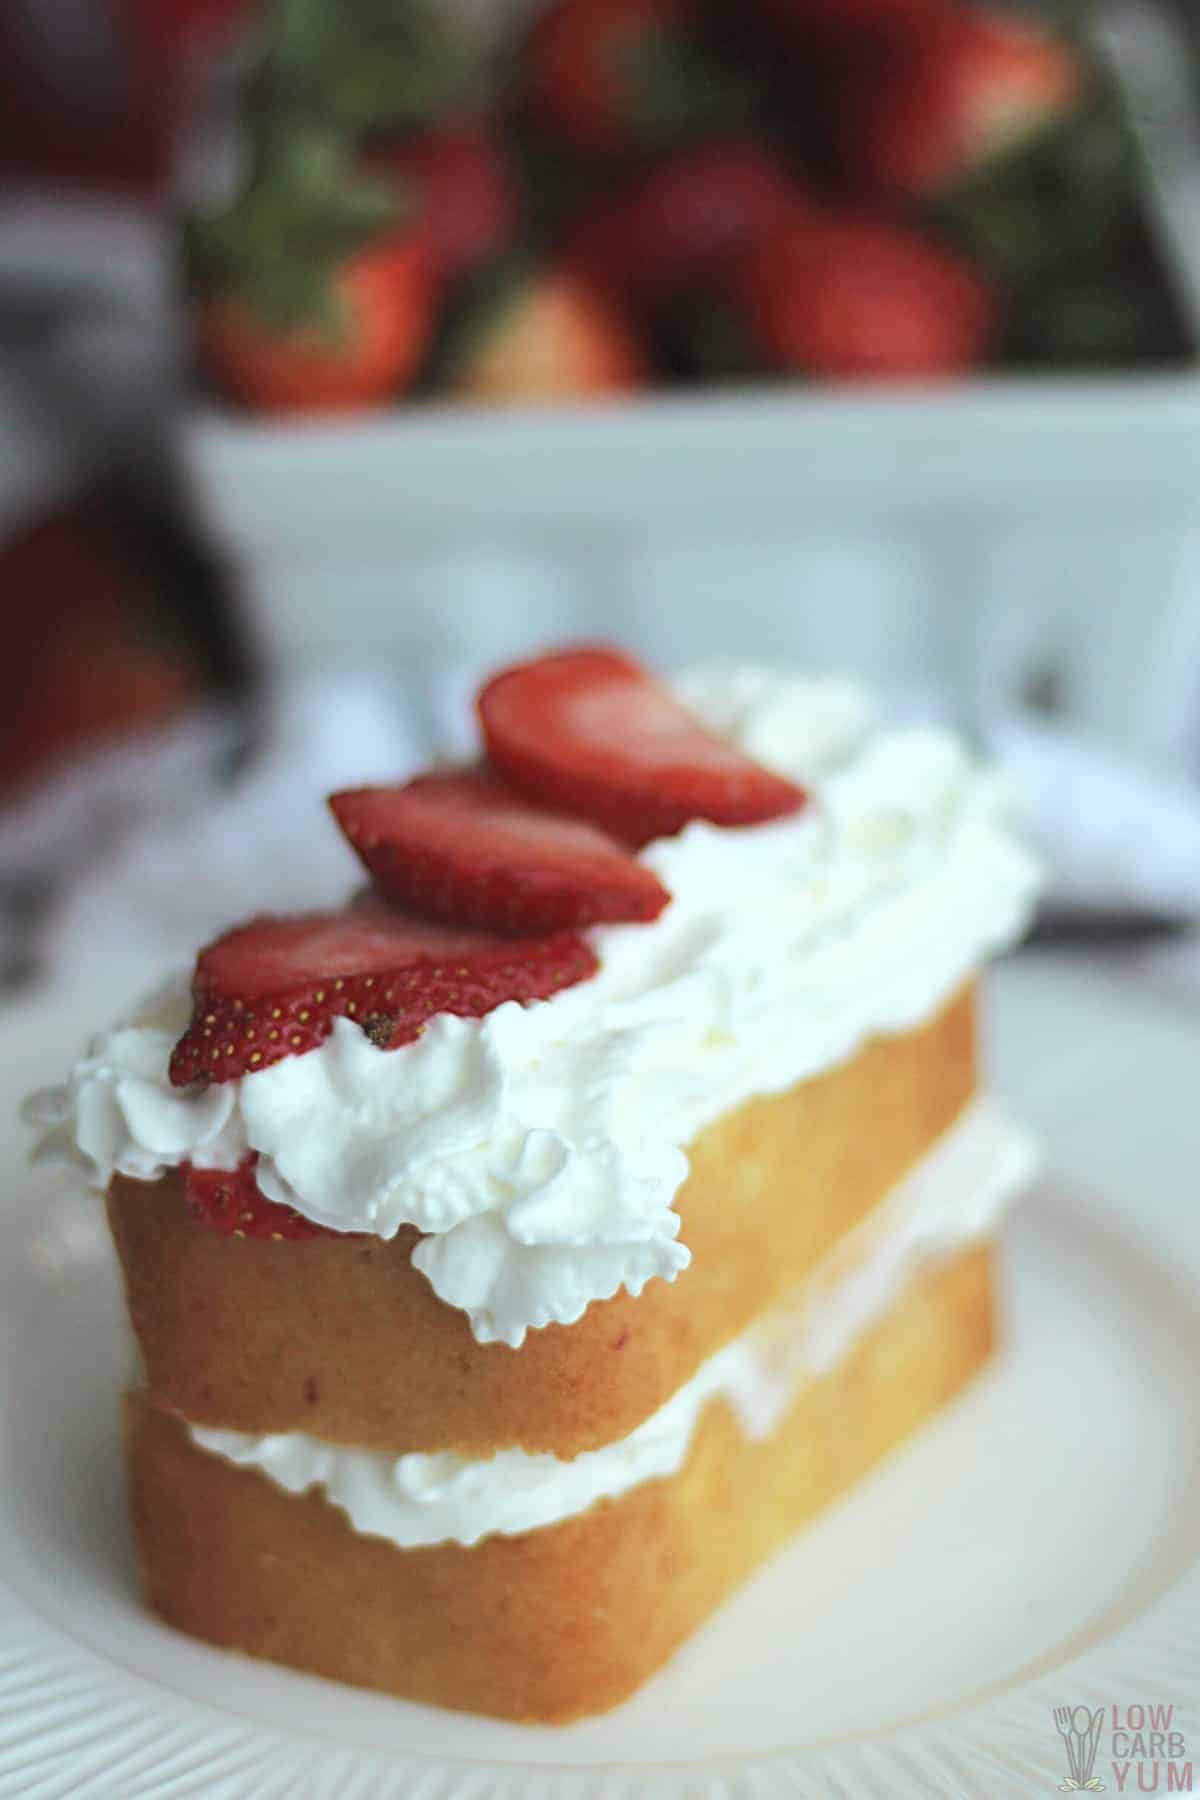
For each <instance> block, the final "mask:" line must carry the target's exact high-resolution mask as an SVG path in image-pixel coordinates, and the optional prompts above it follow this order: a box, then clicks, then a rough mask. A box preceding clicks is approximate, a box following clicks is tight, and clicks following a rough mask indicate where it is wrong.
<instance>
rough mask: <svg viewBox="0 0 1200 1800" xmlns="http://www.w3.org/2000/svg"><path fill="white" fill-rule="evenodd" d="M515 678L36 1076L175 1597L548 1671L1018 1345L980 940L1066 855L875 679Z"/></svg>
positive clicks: (398, 1652) (515, 1698) (698, 1611)
mask: <svg viewBox="0 0 1200 1800" xmlns="http://www.w3.org/2000/svg"><path fill="white" fill-rule="evenodd" d="M479 715H480V721H481V725H482V740H483V742H482V753H481V760H480V762H479V764H478V765H477V766H474V767H471V768H463V769H453V770H441V771H437V772H433V773H430V774H427V775H423V776H420V777H418V778H417V779H416V780H414V781H410V782H407V783H406V784H404V785H403V786H397V787H394V788H375V789H363V790H358V791H355V792H349V793H342V794H338V795H335V796H334V797H333V800H332V807H333V811H334V814H335V816H336V819H337V821H338V824H339V825H340V826H341V827H342V829H343V831H344V832H345V833H346V836H347V837H348V838H349V840H350V842H351V843H352V844H353V846H354V848H355V849H356V850H357V852H358V853H359V855H360V857H361V859H362V861H363V863H364V864H365V866H366V869H367V870H368V871H369V873H370V876H371V882H372V886H371V888H370V890H369V892H367V893H366V894H363V895H360V896H358V897H357V898H355V899H353V900H351V901H350V902H348V904H347V905H346V907H345V908H344V909H343V910H342V911H340V912H336V913H325V914H321V915H303V914H301V915H298V916H295V917H291V918H279V917H262V918H257V919H253V920H251V921H249V922H248V923H245V924H242V925H240V926H238V927H236V928H235V929H233V930H232V931H230V932H228V933H226V935H225V936H224V937H222V938H220V939H218V940H217V941H216V942H215V943H213V944H211V945H209V946H208V947H207V948H206V949H204V950H203V951H202V952H201V953H200V956H199V958H198V960H197V963H196V966H195V970H194V972H193V973H192V976H191V979H190V981H184V982H180V983H179V984H177V985H176V986H173V987H171V988H170V989H169V990H167V991H166V992H163V993H160V994H158V995H157V996H155V997H154V998H153V999H152V1000H151V1001H149V1002H147V1003H146V1004H145V1005H143V1006H142V1007H141V1008H140V1009H139V1010H138V1011H137V1012H136V1013H135V1014H134V1015H133V1017H132V1018H131V1019H130V1020H128V1021H127V1022H126V1023H123V1024H121V1025H119V1026H118V1027H117V1028H116V1029H114V1030H112V1031H110V1032H109V1033H107V1034H106V1035H105V1036H103V1037H101V1038H100V1039H98V1040H97V1041H96V1042H95V1043H94V1044H93V1045H92V1047H91V1049H90V1051H89V1053H88V1054H87V1055H86V1056H85V1057H83V1058H82V1059H81V1060H80V1062H79V1063H78V1064H77V1065H76V1067H75V1069H74V1070H73V1072H72V1074H71V1076H70V1079H69V1082H68V1083H67V1084H66V1086H64V1087H63V1088H62V1089H60V1090H55V1091H54V1092H53V1093H51V1094H49V1095H43V1096H40V1097H39V1098H38V1100H37V1102H36V1105H35V1112H36V1114H37V1116H38V1118H39V1120H40V1122H41V1124H42V1126H43V1130H44V1134H45V1145H46V1147H47V1148H49V1149H51V1150H54V1149H58V1150H62V1151H65V1152H66V1153H68V1154H70V1155H72V1156H73V1157H74V1158H75V1159H76V1160H77V1161H80V1162H82V1164H83V1165H84V1167H85V1168H86V1169H87V1171H88V1174H89V1176H90V1178H91V1180H92V1181H93V1182H94V1183H95V1184H96V1185H97V1186H98V1187H102V1188H105V1189H106V1190H107V1193H108V1208H109V1217H110V1220H111V1224H112V1230H113V1235H114V1238H115V1240H116V1244H117V1249H118V1252H119V1254H120V1259H121V1264H122V1268H123V1271H124V1277H125V1287H126V1293H127V1296H128V1302H129V1311H130V1316H131V1319H132V1323H133V1328H134V1331H135V1334H136V1337H137V1341H138V1346H139V1350H140V1362H141V1369H142V1375H141V1378H140V1380H139V1383H138V1385H137V1386H136V1387H135V1388H134V1389H133V1391H132V1392H131V1393H130V1394H129V1396H128V1402H127V1444H128V1460H129V1476H130V1493H131V1506H132V1513H133V1521H134V1528H135V1532H136V1536H137V1543H138V1549H139V1554H140V1559H141V1567H142V1573H143V1578H144V1583H145V1589H146V1593H147V1596H148V1599H149V1601H150V1604H151V1605H152V1606H153V1607H154V1608H155V1609H156V1611H158V1612H159V1613H160V1614H161V1615H162V1616H163V1618H165V1619H167V1620H169V1621H170V1622H171V1623H172V1624H174V1625H176V1626H178V1627H179V1628H180V1629H182V1630H184V1631H187V1632H191V1633H193V1634H194V1635H196V1636H198V1637H201V1638H205V1639H208V1640H209V1641H211V1642H212V1643H215V1644H221V1645H227V1646H230V1647H233V1648H236V1649H239V1650H243V1651H248V1652H250V1653H251V1654H254V1655H258V1656H265V1657H270V1658H273V1659H275V1660H276V1661H278V1662H282V1663H286V1664H290V1665H292V1666H294V1667H296V1668H300V1669H305V1670H310V1671H314V1672H316V1673H318V1674H322V1675H327V1676H331V1677H334V1678H336V1679H339V1680H342V1681H348V1682H353V1683H357V1684H360V1685H362V1686H365V1687H374V1688H381V1689H384V1690H386V1691H388V1692H390V1693H393V1694H397V1695H403V1696H406V1697H408V1698H412V1699H417V1700H423V1701H430V1702H435V1703H437V1704H439V1705H443V1706H453V1707H462V1708H468V1709H471V1710H476V1711H480V1712H485V1713H492V1714H496V1715H499V1716H502V1717H506V1718H512V1719H520V1720H542V1721H557V1720H566V1719H570V1718H572V1717H575V1716H577V1715H579V1714H582V1713H589V1712H595V1711H599V1710H601V1709H603V1708H606V1707H610V1706H612V1705H613V1704H614V1703H616V1702H617V1701H619V1700H621V1699H623V1698H624V1697H625V1696H627V1695H628V1694H629V1693H631V1692H632V1690H633V1689H634V1688H636V1687H637V1686H638V1684H639V1683H640V1682H642V1681H643V1680H644V1679H645V1678H646V1677H647V1676H648V1675H649V1674H651V1673H652V1671H653V1670H655V1669H656V1668H657V1667H659V1665H660V1664H661V1663H662V1662H663V1661H664V1659H665V1658H667V1657H668V1656H669V1655H670V1654H671V1652H672V1651H673V1650H674V1649H675V1648H676V1647H677V1646H678V1645H679V1643H680V1642H681V1641H682V1640H683V1639H684V1638H685V1637H686V1636H687V1634H688V1633H689V1632H691V1631H692V1630H693V1629H694V1627H695V1626H696V1625H697V1624H698V1623H699V1622H700V1621H701V1620H703V1619H704V1618H705V1616H706V1615H707V1614H708V1613H710V1612H711V1611H712V1609H713V1608H714V1607H715V1606H716V1605H717V1604H718V1603H719V1602H720V1601H721V1599H722V1598H723V1597H724V1596H725V1595H726V1594H728V1592H729V1591H730V1589H731V1588H732V1587H733V1586H734V1585H735V1584H736V1583H737V1582H738V1581H739V1580H740V1579H741V1578H742V1577H743V1576H744V1575H746V1574H747V1573H748V1572H749V1571H750V1570H751V1569H752V1568H754V1566H755V1565H756V1564H757V1563H759V1562H760V1561H761V1560H762V1559H763V1558H764V1557H765V1556H767V1555H768V1554H769V1553H770V1552H771V1551H772V1550H773V1549H775V1548H776V1547H777V1546H778V1545H779V1544H780V1543H781V1542H782V1541H783V1540H784V1539H785V1538H786V1537H787V1536H788V1535H789V1534H790V1533H792V1532H794V1531H795V1530H796V1529H797V1527H799V1526H800V1525H801V1524H803V1523H804V1521H805V1520H807V1519H809V1518H811V1517H812V1516H813V1515H814V1514H815V1513H816V1512H817V1511H818V1510H819V1509H820V1508H821V1507H823V1506H825V1505H826V1504H827V1503H828V1502H829V1501H830V1500H831V1499H832V1498H833V1497H834V1496H835V1495H837V1494H839V1493H841V1492H842V1491H844V1490H845V1489H846V1487H847V1486H848V1485H850V1484H851V1483H852V1482H854V1481H856V1480H857V1479H858V1478H859V1477H860V1476H861V1475H862V1474H863V1473H864V1472H865V1471H866V1470H867V1469H868V1468H869V1467H870V1466H871V1464H872V1463H874V1462H875V1461H876V1460H877V1459H878V1458H879V1457H880V1456H881V1455H882V1454H883V1453H884V1452H886V1451H887V1450H888V1449H890V1448H891V1447H892V1446H894V1445H895V1444H897V1443H899V1442H900V1441H901V1440H902V1439H903V1438H905V1437H906V1436H907V1435H908V1434H909V1433H910V1432H911V1431H912V1430H913V1429H914V1428H915V1427H916V1426H918V1425H919V1424H920V1422H921V1421H922V1420H923V1419H925V1418H927V1417H928V1416H929V1414H930V1413H931V1412H932V1411H933V1410H934V1409H935V1408H936V1407H938V1406H939V1405H940V1404H941V1403H942V1402H943V1401H944V1400H946V1399H947V1398H948V1397H949V1396H950V1395H952V1394H954V1393H955V1392H956V1391H957V1390H958V1389H959V1388H960V1387H961V1386H962V1384H963V1383H964V1382H965V1381H966V1379H967V1378H968V1377H969V1376H970V1375H971V1374H972V1373H973V1372H974V1371H975V1370H976V1369H978V1368H979V1367H980V1365H981V1364H982V1363H983V1362H984V1360H985V1359H986V1357H987V1355H988V1353H989V1351H990V1349H991V1348H992V1345H993V1342H994V1337H995V1323H994V1317H993V1288H992V1279H993V1239H994V1234H995V1230H996V1225H997V1221H998V1219H999V1216H1000V1214H1001V1212H1002V1210H1003V1208H1004V1206H1005V1205H1006V1203H1007V1202H1008V1201H1010V1200H1011V1199H1012V1198H1013V1197H1014V1196H1015V1194H1016V1193H1017V1192H1018V1191H1019V1190H1020V1188H1021V1187H1022V1185H1023V1184H1024V1183H1025V1182H1026V1180H1027V1178H1028V1175H1029V1172H1030V1168H1031V1161H1032V1157H1031V1150H1030V1146H1029V1143H1028V1141H1027V1139H1026V1137H1025V1135H1024V1134H1023V1132H1021V1131H1020V1130H1019V1129H1018V1127H1017V1126H1016V1125H1015V1124H1014V1123H1013V1122H1012V1121H1011V1120H1010V1119H1009V1118H1008V1117H1007V1116H1006V1114H1005V1113H1004V1111H1003V1109H1002V1108H1001V1107H1000V1105H999V1104H998V1103H997V1102H996V1101H995V1100H993V1099H991V1098H989V1097H986V1096H985V1095H983V1094H982V1093H981V1091H980V1078H979V1071H978V1067H977V1062H976V1044H975V989H974V979H975V976H976V973H977V971H978V969H979V967H980V965H981V963H982V962H983V961H984V960H985V959H986V957H987V956H988V955H989V954H990V953H992V952H994V951H995V950H997V949H999V948H1002V947H1004V946H1006V945H1008V944H1010V943H1012V942H1013V941H1014V939H1015V938H1016V937H1017V936H1018V935H1019V934H1020V932H1021V931H1022V929H1023V928H1024V926H1025V923H1026V921H1027V918H1028V915H1029V911H1030V908H1031V904H1032V898H1033V894H1034V889H1035V886H1036V873H1035V870H1034V868H1033V866H1032V864H1031V862H1030V860H1029V859H1028V857H1027V856H1026V854H1025V852H1024V851H1023V849H1022V848H1021V847H1020V845H1019V843H1018V842H1017V841H1016V838H1015V837H1014V835H1013V833H1012V831H1011V830H1010V828H1009V825H1008V823H1007V821H1006V809H1005V799H1004V793H1003V790H1002V787H1001V785H1000V784H999V783H998V782H997V780H996V779H995V778H994V777H993V776H992V775H991V774H990V773H988V772H987V771H981V770H980V769H978V768H977V767H975V766H973V764H972V763H971V761H970V760H969V758H968V757H967V755H966V754H965V753H964V751H963V749H962V748H961V747H960V746H959V745H958V744H957V743H956V742H955V740H954V739H953V738H951V737H950V736H948V735H946V734H944V733H942V732H933V731H928V730H919V731H918V730H885V729H883V728H882V727H881V726H880V725H879V724H878V723H877V721H876V719H875V717H874V715H873V711H872V708H871V705H870V703H869V701H868V700H867V698H866V697H865V696H864V695H863V694H862V692H861V691H860V690H859V689H858V688H857V687H854V686H852V685H850V684H847V683H844V682H834V681H819V680H809V679H800V678H795V677H790V676H780V675H777V674H771V673H767V672H764V671H756V670H745V669H742V670H732V671H728V670H727V671H719V672H709V673H701V674H698V675H695V676H692V677H684V678H681V679H680V680H679V681H677V682H676V683H674V685H673V687H671V688H668V687H666V686H660V685H659V684H657V683H656V682H655V681H654V680H652V679H651V677H650V676H649V675H648V674H646V672H645V671H644V670H642V669H641V668H640V667H639V666H638V665H637V664H635V663H634V662H633V661H631V660H630V659H629V658H628V657H626V656H624V655H621V654H619V653H617V652H615V651H611V650H606V649H583V650H568V651H564V652H562V653H560V654H557V655H549V656H545V657H542V658H539V659H537V660H536V661H533V662H530V663H527V664H524V665H522V666H520V667H517V668H514V669H510V670H507V671H505V672H503V673H501V674H499V675H497V676H496V677H495V678H494V679H493V680H491V681H490V682H489V683H488V684H487V685H486V686H485V687H484V689H483V691H482V693H481V694H480V697H479ZM800 1628H801V1627H798V1629H800Z"/></svg>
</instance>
